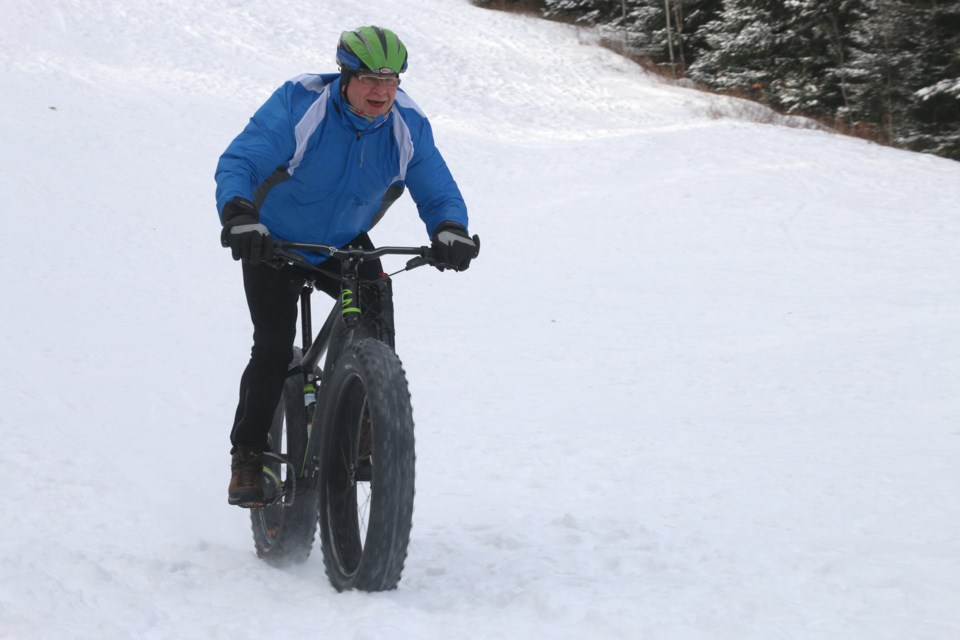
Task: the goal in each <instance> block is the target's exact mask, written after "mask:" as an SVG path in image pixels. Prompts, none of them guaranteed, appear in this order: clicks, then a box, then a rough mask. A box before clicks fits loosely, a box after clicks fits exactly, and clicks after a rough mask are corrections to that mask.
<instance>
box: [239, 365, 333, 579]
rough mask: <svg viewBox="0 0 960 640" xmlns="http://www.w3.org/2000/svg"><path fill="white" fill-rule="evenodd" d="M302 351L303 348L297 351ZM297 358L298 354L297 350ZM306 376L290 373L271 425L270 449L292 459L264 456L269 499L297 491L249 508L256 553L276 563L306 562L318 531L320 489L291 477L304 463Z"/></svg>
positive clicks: (272, 563)
mask: <svg viewBox="0 0 960 640" xmlns="http://www.w3.org/2000/svg"><path fill="white" fill-rule="evenodd" d="M297 351H298V352H299V350H297ZM295 359H296V360H297V361H299V353H296V354H295ZM302 387H303V377H302V376H300V375H296V376H291V377H289V378H287V380H286V381H285V382H284V385H283V395H282V396H281V399H280V403H279V405H278V406H277V410H276V412H275V414H274V418H273V422H272V424H271V426H270V448H271V450H272V451H274V452H275V453H278V454H281V455H282V456H284V457H285V458H286V459H287V460H288V461H289V462H290V464H288V465H284V464H281V463H280V462H279V461H278V460H276V459H274V458H267V459H265V460H264V494H265V496H266V497H267V499H268V500H269V499H270V497H271V496H274V495H277V494H278V493H279V492H281V491H288V490H289V489H290V487H291V486H292V485H294V483H295V486H296V492H295V493H290V494H288V495H287V496H285V497H284V499H283V501H282V502H278V503H276V504H268V505H267V506H265V507H263V508H262V509H251V510H250V523H251V526H252V529H253V541H254V545H255V547H256V550H257V556H258V557H260V558H261V559H263V560H265V561H266V562H267V563H268V564H270V565H273V566H278V567H279V566H288V565H291V564H299V563H302V562H305V561H306V560H307V558H308V557H309V556H310V551H311V549H312V547H313V540H314V537H315V536H316V530H317V492H316V488H315V487H314V486H313V484H312V483H311V482H309V481H308V478H297V477H294V478H291V477H290V476H291V475H294V476H296V473H297V470H299V469H301V468H302V465H303V461H304V452H305V450H306V446H307V414H306V411H305V409H304V406H303V388H302Z"/></svg>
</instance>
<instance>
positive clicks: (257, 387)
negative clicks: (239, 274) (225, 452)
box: [230, 234, 383, 448]
mask: <svg viewBox="0 0 960 640" xmlns="http://www.w3.org/2000/svg"><path fill="white" fill-rule="evenodd" d="M349 244H350V245H353V246H361V247H363V248H364V249H372V248H373V244H372V243H371V242H370V238H369V237H368V236H367V234H361V235H360V236H358V237H357V238H356V239H354V240H353V241H351V242H350V243H349ZM320 268H321V269H322V270H324V271H327V272H329V273H333V274H337V275H339V274H340V261H339V260H337V259H334V258H331V259H329V260H327V261H325V262H323V263H322V264H321V265H320ZM382 270H383V267H382V265H381V264H380V261H379V260H372V261H369V262H364V263H363V264H362V265H361V267H360V277H361V278H365V279H373V278H376V277H377V276H378V275H379V274H380V273H381V272H382ZM305 280H306V272H305V271H304V270H303V269H302V268H301V267H297V266H293V265H286V266H284V267H283V268H281V269H275V268H274V267H271V266H269V265H264V264H259V265H256V266H251V265H249V264H246V263H244V264H243V289H244V291H245V292H246V295H247V306H248V307H249V308H250V319H251V320H252V321H253V348H252V349H251V351H250V362H249V363H248V364H247V368H246V369H245V370H244V372H243V376H241V378H240V401H239V402H238V403H237V412H236V416H235V417H234V420H233V430H232V431H231V433H230V442H231V443H232V444H233V445H234V446H240V447H258V448H265V447H266V445H267V434H268V433H269V431H270V422H271V421H272V420H273V412H274V411H275V410H276V408H277V404H278V403H279V402H280V396H281V394H282V392H283V381H284V380H285V379H286V376H287V370H288V369H289V367H290V361H291V360H292V359H293V342H294V340H295V339H296V337H297V313H298V307H297V304H298V301H299V299H300V291H301V290H302V289H303V284H304V281H305ZM317 286H318V288H320V289H321V290H322V291H324V292H325V293H327V294H329V295H330V296H331V297H333V298H337V297H339V295H340V284H339V282H338V281H337V280H336V279H334V278H318V279H317Z"/></svg>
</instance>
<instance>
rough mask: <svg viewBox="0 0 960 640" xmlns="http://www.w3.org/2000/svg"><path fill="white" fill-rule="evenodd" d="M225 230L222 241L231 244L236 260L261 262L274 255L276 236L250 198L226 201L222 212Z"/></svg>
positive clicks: (221, 234) (221, 236)
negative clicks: (273, 235) (265, 224)
mask: <svg viewBox="0 0 960 640" xmlns="http://www.w3.org/2000/svg"><path fill="white" fill-rule="evenodd" d="M220 219H221V220H222V221H223V231H222V232H221V233H220V244H222V245H223V246H224V247H230V250H231V251H232V252H233V259H234V260H243V261H244V262H247V263H250V264H259V263H260V261H261V260H269V259H270V258H271V257H273V238H271V237H270V231H269V230H268V229H267V228H266V227H265V226H263V225H262V224H260V216H259V215H258V214H257V208H256V207H255V206H254V205H253V203H252V202H250V201H249V200H247V199H246V198H241V197H239V196H237V197H235V198H233V199H232V200H230V201H228V202H227V203H226V204H225V205H223V212H222V213H221V214H220Z"/></svg>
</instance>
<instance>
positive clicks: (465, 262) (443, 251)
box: [431, 222, 480, 271]
mask: <svg viewBox="0 0 960 640" xmlns="http://www.w3.org/2000/svg"><path fill="white" fill-rule="evenodd" d="M431 248H432V249H433V257H434V259H435V260H436V262H435V264H434V266H435V267H436V268H437V269H440V271H443V270H444V269H453V270H454V271H466V270H467V269H468V268H469V267H470V261H471V260H473V259H474V258H476V257H477V256H478V255H480V238H479V237H478V236H473V237H472V238H471V237H470V235H469V234H468V233H467V230H466V229H464V228H463V226H462V225H459V224H457V223H456V222H441V223H440V225H439V226H438V227H437V228H436V229H435V230H434V232H433V245H432V246H431Z"/></svg>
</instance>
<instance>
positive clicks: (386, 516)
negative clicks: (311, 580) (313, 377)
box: [319, 339, 416, 591]
mask: <svg viewBox="0 0 960 640" xmlns="http://www.w3.org/2000/svg"><path fill="white" fill-rule="evenodd" d="M324 387H325V391H324V394H325V397H326V403H325V408H324V420H323V422H322V425H323V433H322V435H321V441H320V483H319V492H320V534H321V541H322V549H323V562H324V566H325V567H326V571H327V576H328V577H329V579H330V582H331V583H332V584H333V586H334V587H335V588H336V589H337V590H338V591H343V590H346V589H360V590H364V591H385V590H389V589H394V588H396V586H397V583H398V582H399V581H400V576H401V573H402V572H403V564H404V561H405V560H406V556H407V545H408V543H409V540H410V529H411V527H412V522H413V496H414V465H415V457H416V456H415V453H414V434H413V412H412V410H411V407H410V393H409V390H408V388H407V380H406V377H405V375H404V372H403V367H402V365H401V363H400V359H399V358H397V355H396V354H395V353H394V352H393V350H391V349H390V348H389V347H388V346H387V345H385V344H384V343H382V342H380V341H378V340H374V339H364V340H360V341H358V342H356V343H354V344H353V345H351V346H350V347H349V348H347V349H346V350H345V351H344V352H343V353H342V354H341V355H340V357H339V358H338V361H337V364H336V367H335V368H334V371H333V375H332V376H331V377H330V378H329V379H328V380H325V381H324Z"/></svg>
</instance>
